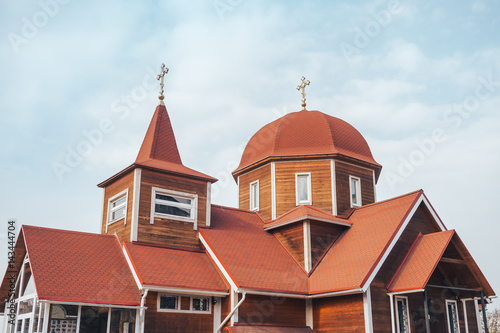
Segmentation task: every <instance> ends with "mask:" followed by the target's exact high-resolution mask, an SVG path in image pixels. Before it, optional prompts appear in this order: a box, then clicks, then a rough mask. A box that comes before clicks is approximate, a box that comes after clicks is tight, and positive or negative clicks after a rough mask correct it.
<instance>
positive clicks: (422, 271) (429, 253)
mask: <svg viewBox="0 0 500 333" xmlns="http://www.w3.org/2000/svg"><path fill="white" fill-rule="evenodd" d="M454 234H455V231H454V230H447V231H441V232H436V233H432V234H427V235H421V234H420V235H419V236H418V237H417V239H416V240H415V242H414V244H413V246H412V248H411V249H410V251H409V252H408V255H407V256H406V258H405V259H404V260H403V262H402V263H401V266H400V267H399V269H398V271H397V272H396V274H395V275H394V278H393V279H392V281H391V282H390V284H389V287H388V289H389V291H390V292H396V291H406V290H419V289H423V288H424V287H425V285H426V284H427V282H428V281H429V279H430V277H431V275H432V273H433V272H434V270H435V269H436V266H437V264H438V263H439V260H440V259H441V257H442V256H443V253H444V251H445V250H446V247H447V246H448V244H449V243H450V241H451V238H452V237H453V235H454Z"/></svg>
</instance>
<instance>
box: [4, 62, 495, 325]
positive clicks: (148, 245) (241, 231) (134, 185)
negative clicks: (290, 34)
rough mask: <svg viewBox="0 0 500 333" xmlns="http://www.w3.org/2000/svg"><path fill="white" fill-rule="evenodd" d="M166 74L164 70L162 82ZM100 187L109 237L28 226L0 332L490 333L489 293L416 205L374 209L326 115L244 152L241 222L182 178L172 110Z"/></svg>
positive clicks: (361, 161)
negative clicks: (486, 329)
mask: <svg viewBox="0 0 500 333" xmlns="http://www.w3.org/2000/svg"><path fill="white" fill-rule="evenodd" d="M163 73H165V71H164V72H163ZM163 75H164V74H162V75H161V79H162V93H161V94H160V103H159V105H158V106H157V107H156V110H155V112H154V115H153V117H152V120H151V123H150V125H149V128H148V129H147V132H146V135H145V138H144V141H143V143H142V146H141V148H140V150H139V153H138V155H137V158H136V160H135V161H134V162H133V163H132V164H131V165H130V166H128V167H126V168H125V169H123V170H122V171H120V172H118V173H117V174H115V175H114V176H112V177H110V178H108V179H106V180H105V181H103V182H102V183H100V184H99V185H98V186H99V187H101V188H102V189H103V191H104V197H103V198H104V199H103V203H102V205H103V213H102V223H101V233H100V234H92V233H83V232H75V231H67V230H57V229H49V228H42V227H33V226H26V225H24V226H22V228H21V230H20V233H19V236H18V239H17V242H16V244H15V249H14V254H15V261H14V262H12V263H10V264H9V267H8V268H7V272H6V274H5V278H4V279H3V281H2V285H1V287H0V296H1V297H0V299H1V309H2V312H3V315H4V316H3V317H4V321H3V323H4V324H3V327H2V328H1V332H9V333H13V332H16V333H17V332H22V333H34V332H54V333H94V332H99V333H107V332H109V333H142V332H146V333H160V332H214V333H215V332H225V333H246V332H291V333H294V332H297V333H299V332H300V333H302V332H304V333H306V332H387V333H409V332H427V333H430V332H432V333H438V332H449V333H458V332H460V333H476V332H482V321H483V320H484V319H485V317H484V314H485V311H481V309H485V303H487V302H489V300H490V299H491V297H493V296H494V295H495V294H494V291H493V290H492V288H491V286H490V285H489V283H488V281H487V280H486V278H485V277H484V275H483V274H482V273H481V271H480V269H479V267H478V266H477V264H476V263H475V261H474V260H473V258H472V257H471V255H470V253H469V251H468V250H467V248H466V247H465V245H464V244H463V242H462V240H461V239H460V237H459V235H458V234H457V233H456V232H455V231H454V230H453V229H448V228H447V227H446V226H445V224H444V223H443V221H441V219H440V218H439V216H438V214H437V213H436V211H435V210H434V208H433V207H432V205H431V204H430V202H429V200H428V199H427V197H426V196H425V194H424V192H423V191H421V190H419V191H415V192H412V193H408V194H404V195H401V196H398V197H395V198H392V199H389V200H384V201H377V194H376V184H377V180H378V178H379V175H380V172H381V168H382V166H381V165H380V164H378V163H377V162H376V161H375V159H374V158H373V156H372V154H371V151H370V148H369V146H368V144H367V142H366V141H365V139H364V138H363V136H362V135H361V134H360V133H359V132H358V131H357V130H356V129H355V128H354V127H353V126H351V125H350V124H348V123H347V122H345V121H343V120H341V119H338V118H335V117H332V116H330V115H328V114H326V113H323V112H320V111H308V110H306V104H305V97H304V87H305V85H306V84H307V82H305V81H304V79H303V81H302V85H301V86H299V87H298V88H302V98H303V99H302V106H303V110H301V111H298V112H293V113H289V114H287V115H285V116H283V117H281V118H279V119H277V120H276V121H273V122H271V123H269V124H267V125H265V126H264V127H262V128H261V129H260V130H258V131H257V132H256V133H255V135H254V136H253V137H252V138H251V139H250V141H249V142H248V144H247V146H246V148H245V150H244V152H243V156H242V157H241V162H240V164H239V166H238V168H237V169H236V170H235V171H234V172H233V176H234V179H235V181H236V182H237V184H238V197H239V207H238V208H232V207H224V206H219V205H214V204H212V202H211V197H210V193H211V186H212V184H213V183H214V182H216V181H217V179H215V178H213V177H211V176H208V175H205V174H203V173H201V172H198V171H195V170H193V169H190V168H188V167H186V166H184V165H183V163H182V161H181V157H180V154H179V151H178V148H177V144H176V140H175V136H174V131H173V129H172V124H171V122H170V119H169V115H168V113H167V109H166V108H165V105H164V103H163Z"/></svg>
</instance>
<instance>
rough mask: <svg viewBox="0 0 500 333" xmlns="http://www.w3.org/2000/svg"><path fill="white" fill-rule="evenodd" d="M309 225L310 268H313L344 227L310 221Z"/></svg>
mask: <svg viewBox="0 0 500 333" xmlns="http://www.w3.org/2000/svg"><path fill="white" fill-rule="evenodd" d="M310 225H311V227H310V230H311V267H314V265H316V264H317V263H318V261H319V260H320V259H321V257H322V256H323V254H324V253H325V250H326V249H328V247H329V246H330V245H331V244H332V243H333V241H334V240H335V239H336V238H337V236H338V235H340V234H341V233H342V231H343V230H344V229H345V228H346V227H342V226H339V225H335V224H331V223H325V222H318V221H310Z"/></svg>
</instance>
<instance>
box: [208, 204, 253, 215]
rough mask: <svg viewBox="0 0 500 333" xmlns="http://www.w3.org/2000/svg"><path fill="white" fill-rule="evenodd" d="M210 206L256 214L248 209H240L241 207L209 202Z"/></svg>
mask: <svg viewBox="0 0 500 333" xmlns="http://www.w3.org/2000/svg"><path fill="white" fill-rule="evenodd" d="M211 206H212V207H216V208H221V209H228V210H234V211H237V212H243V213H248V214H257V213H256V212H252V211H250V210H246V209H242V208H235V207H229V206H223V205H217V204H211Z"/></svg>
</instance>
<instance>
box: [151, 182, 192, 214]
mask: <svg viewBox="0 0 500 333" xmlns="http://www.w3.org/2000/svg"><path fill="white" fill-rule="evenodd" d="M152 198H153V200H152V205H151V206H152V207H151V223H153V222H154V221H153V217H154V216H156V217H161V218H168V219H172V220H179V221H187V222H196V218H197V205H198V196H197V195H196V194H191V193H183V192H177V191H171V190H165V189H160V188H157V187H153V194H152Z"/></svg>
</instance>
